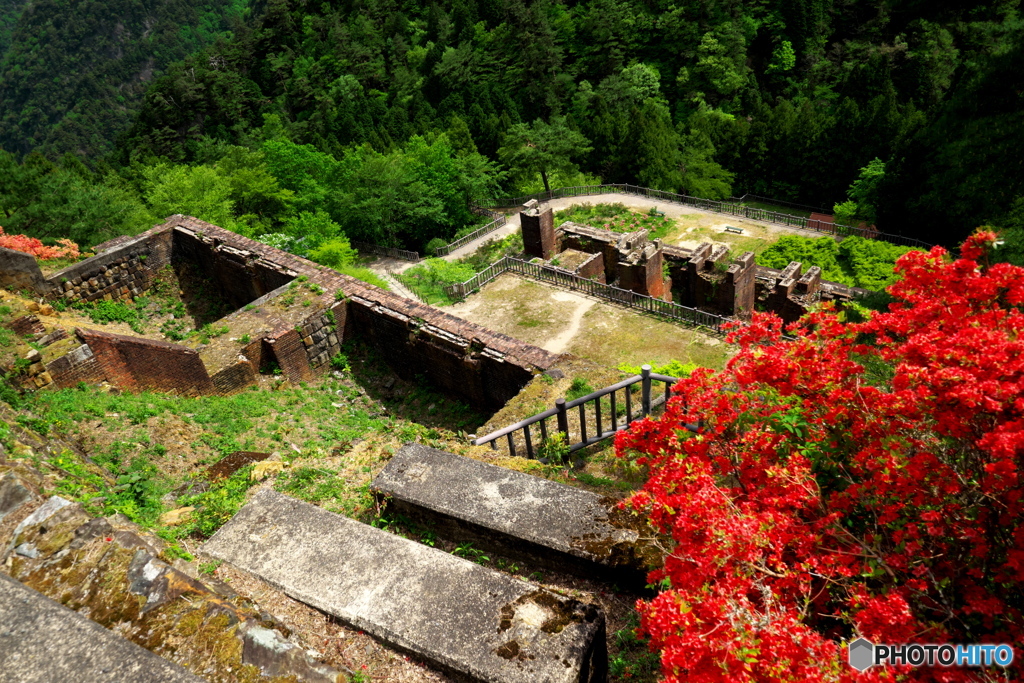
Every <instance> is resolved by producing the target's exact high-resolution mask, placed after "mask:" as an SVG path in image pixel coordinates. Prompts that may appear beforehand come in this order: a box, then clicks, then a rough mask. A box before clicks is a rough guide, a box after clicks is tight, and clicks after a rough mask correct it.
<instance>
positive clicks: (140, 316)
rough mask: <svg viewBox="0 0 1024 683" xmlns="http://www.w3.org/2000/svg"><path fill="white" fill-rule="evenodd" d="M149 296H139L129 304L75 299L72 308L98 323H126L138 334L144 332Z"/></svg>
mask: <svg viewBox="0 0 1024 683" xmlns="http://www.w3.org/2000/svg"><path fill="white" fill-rule="evenodd" d="M148 306H149V298H148V297H142V296H140V297H139V298H138V299H136V300H135V301H134V302H133V303H131V304H126V303H123V302H121V301H76V302H75V303H73V304H72V305H71V307H72V308H74V309H76V310H79V311H82V312H83V313H85V314H86V315H87V316H89V319H90V320H92V321H93V322H94V323H96V324H98V325H106V324H108V323H126V324H127V325H128V326H129V327H130V328H132V330H133V331H135V332H137V333H139V334H145V332H146V319H147V317H148V316H147V313H146V309H147V307H148Z"/></svg>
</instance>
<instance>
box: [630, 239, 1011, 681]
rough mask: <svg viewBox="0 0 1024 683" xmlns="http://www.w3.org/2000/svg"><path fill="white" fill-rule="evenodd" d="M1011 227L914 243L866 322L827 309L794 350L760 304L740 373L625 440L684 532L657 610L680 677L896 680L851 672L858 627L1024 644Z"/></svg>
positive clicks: (937, 674)
mask: <svg viewBox="0 0 1024 683" xmlns="http://www.w3.org/2000/svg"><path fill="white" fill-rule="evenodd" d="M994 239H995V237H994V235H992V234H991V233H977V234H975V235H974V236H972V237H971V238H970V239H969V240H968V241H967V242H966V243H965V245H964V247H963V249H962V251H961V253H962V257H961V258H960V259H959V260H956V261H952V262H950V261H949V260H948V259H947V255H946V253H945V252H944V251H943V250H942V249H940V248H936V249H933V250H932V251H931V252H930V253H927V254H926V253H922V252H911V253H909V254H907V255H906V256H904V257H903V258H902V259H900V261H899V263H898V264H897V271H898V272H899V273H900V274H901V279H900V280H899V281H898V282H897V283H896V284H894V285H893V286H892V287H891V288H890V290H889V291H890V293H891V294H892V295H893V296H894V297H896V299H897V301H896V303H894V304H892V305H891V306H890V311H889V312H886V313H880V314H876V315H875V316H873V317H872V318H871V319H870V320H868V321H867V322H863V323H859V324H843V323H841V322H840V320H839V318H838V317H837V315H836V314H835V313H834V312H833V311H832V310H830V309H828V308H823V309H822V310H819V311H816V312H813V313H810V314H808V315H807V316H805V317H804V318H803V319H802V320H801V321H799V322H798V323H796V324H795V325H793V326H791V327H790V329H789V330H788V332H789V334H791V335H793V336H795V337H796V339H795V341H784V340H782V339H781V333H782V323H781V321H780V320H779V319H778V318H776V317H774V316H767V315H755V317H754V319H753V321H752V324H751V325H749V326H747V327H744V328H740V329H737V330H735V331H734V332H733V333H732V337H731V338H732V340H733V341H734V342H736V343H737V344H739V345H740V352H739V353H738V354H737V355H736V356H735V358H734V359H733V360H732V361H730V363H729V365H728V368H727V369H726V370H725V371H724V372H721V373H717V374H716V373H712V372H710V371H707V370H701V371H697V372H695V373H693V375H692V376H691V377H689V378H686V379H684V380H682V381H680V383H679V384H678V385H677V386H676V387H675V396H674V397H673V398H672V399H671V400H670V401H669V404H668V406H667V408H666V411H665V414H664V415H663V416H662V417H661V418H660V419H657V420H654V419H648V420H644V421H643V422H640V423H637V424H635V425H634V426H633V427H632V428H631V429H630V430H629V431H628V432H624V433H621V434H619V435H618V436H617V438H616V450H617V452H618V454H619V456H620V457H630V458H634V459H636V461H637V462H638V463H640V464H643V465H646V466H648V467H649V469H650V478H649V480H648V481H647V483H646V484H645V486H644V487H643V490H642V491H640V492H638V493H637V494H635V495H634V496H633V498H632V499H631V501H630V504H631V505H632V506H633V507H635V508H636V509H639V510H643V511H645V512H646V514H647V515H648V516H649V518H650V520H651V522H652V523H653V524H654V525H655V526H656V527H657V528H659V529H660V530H662V531H663V532H665V533H666V534H668V535H670V536H671V537H672V539H673V541H674V543H675V547H674V550H673V552H672V553H671V554H670V555H669V557H668V559H667V560H666V562H665V566H664V568H663V569H661V570H659V571H656V572H654V573H652V575H651V577H650V579H651V581H652V582H661V581H662V580H663V579H666V580H667V584H665V585H667V586H668V588H667V589H666V590H665V591H663V592H662V593H661V594H660V595H658V596H657V597H656V598H654V599H653V600H651V601H649V602H641V603H640V604H639V605H638V608H639V609H640V612H641V618H642V619H641V628H642V630H643V631H644V632H645V633H646V634H647V635H648V636H650V638H651V642H652V646H653V647H656V648H658V649H659V650H660V651H661V662H662V674H663V676H664V677H665V679H666V680H668V681H682V680H686V681H726V680H728V681H781V680H826V679H827V680H850V681H853V680H857V681H861V680H876V679H878V680H881V679H883V678H885V677H886V676H891V674H892V673H893V671H892V670H886V669H884V668H872V669H869V670H868V671H867V672H865V673H864V674H858V673H857V672H856V671H855V670H854V669H852V668H850V667H849V666H847V665H846V664H845V659H844V657H845V650H844V648H843V645H844V643H845V642H848V641H849V640H852V639H853V638H855V637H857V636H858V635H863V636H865V637H867V638H869V639H872V640H874V641H875V642H888V643H902V642H915V641H916V642H979V641H984V642H1009V643H1020V642H1024V615H1022V607H1024V524H1022V515H1024V482H1022V478H1021V471H1022V467H1024V313H1022V312H1021V310H1020V309H1019V306H1020V304H1021V303H1022V302H1024V284H1022V283H1024V268H1018V267H1015V266H1008V265H1006V264H997V265H993V266H991V267H987V266H984V265H981V266H979V264H984V263H985V262H986V254H987V250H988V247H989V245H990V243H991V242H992V241H993V240H994ZM698 419H701V420H703V421H704V424H705V427H704V428H703V431H702V433H701V434H700V435H692V434H690V433H688V432H686V431H685V430H682V425H683V424H685V423H692V422H695V421H697V420H698ZM1022 671H1024V669H1022V666H1021V661H1016V662H1015V663H1014V668H1013V669H1012V670H1011V672H1010V674H1011V676H1012V677H1018V678H1019V677H1020V676H1021V673H1022ZM900 673H901V674H902V675H905V676H906V677H907V679H908V680H928V681H930V680H936V681H939V680H942V681H955V680H967V679H968V678H969V676H970V675H971V671H970V670H968V669H944V668H941V667H936V668H927V667H924V668H906V670H905V671H903V670H901V671H900Z"/></svg>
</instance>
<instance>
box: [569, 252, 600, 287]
mask: <svg viewBox="0 0 1024 683" xmlns="http://www.w3.org/2000/svg"><path fill="white" fill-rule="evenodd" d="M604 270H605V269H604V254H602V253H600V252H598V253H596V254H594V255H593V256H591V257H590V258H588V259H587V260H586V261H584V262H583V263H581V264H580V266H579V268H577V269H576V274H577V275H579V276H580V277H585V278H587V279H588V280H589V279H595V280H597V281H598V282H601V283H606V282H607V280H606V278H605V272H604Z"/></svg>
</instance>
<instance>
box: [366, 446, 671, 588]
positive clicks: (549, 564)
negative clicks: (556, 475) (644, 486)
mask: <svg viewBox="0 0 1024 683" xmlns="http://www.w3.org/2000/svg"><path fill="white" fill-rule="evenodd" d="M372 488H373V489H374V491H375V492H376V494H377V495H378V496H383V497H386V498H387V501H388V506H389V507H391V508H393V509H394V510H395V511H396V512H399V513H400V514H404V515H406V516H408V517H410V518H412V519H417V520H420V521H422V522H423V523H425V524H427V525H430V526H432V527H434V528H435V529H436V530H437V531H438V533H440V534H441V535H443V536H447V537H449V538H451V539H453V540H458V541H467V540H468V541H472V542H473V543H474V544H475V545H477V546H479V547H481V548H483V549H486V550H489V551H492V552H500V553H503V554H506V555H509V556H512V557H515V558H517V559H521V560H524V561H526V562H530V563H532V564H535V565H539V566H542V567H545V568H548V569H553V570H556V571H569V572H573V573H577V574H581V575H583V576H594V575H601V576H604V577H606V578H607V579H608V580H610V581H615V582H618V583H620V584H621V583H632V584H634V585H639V586H641V587H642V586H643V585H645V584H646V577H647V573H648V572H649V571H650V570H651V569H656V568H657V567H658V566H660V565H661V562H662V558H661V556H660V553H659V552H658V551H657V549H656V547H655V546H654V544H652V543H651V542H650V541H649V540H645V539H650V538H651V537H652V536H653V532H652V531H651V530H650V529H648V528H646V527H645V525H644V524H643V522H641V521H640V520H639V518H637V517H635V516H633V515H632V514H631V513H629V512H622V511H618V510H615V509H614V502H615V501H608V500H606V499H604V498H602V497H601V496H599V495H597V494H595V493H591V492H589V491H584V490H583V489H579V488H576V487H573V486H566V485H565V484H559V483H557V482H554V481H551V480H549V479H542V478H540V477H534V476H530V475H528V474H523V473H522V472H516V471H513V470H509V469H505V468H504V467H497V466H495V465H490V464H488V463H485V462H481V461H479V460H473V459H472V458H465V457H462V456H459V455H455V454H453V453H447V452H445V451H440V450H437V449H434V448H428V447H427V446H423V445H421V444H416V443H410V444H406V445H405V446H403V447H402V448H401V449H399V451H398V453H396V454H395V457H394V458H392V459H391V461H390V462H389V463H388V465H387V467H385V468H384V470H383V471H382V472H381V473H380V474H379V475H377V478H376V479H374V481H373V484H372Z"/></svg>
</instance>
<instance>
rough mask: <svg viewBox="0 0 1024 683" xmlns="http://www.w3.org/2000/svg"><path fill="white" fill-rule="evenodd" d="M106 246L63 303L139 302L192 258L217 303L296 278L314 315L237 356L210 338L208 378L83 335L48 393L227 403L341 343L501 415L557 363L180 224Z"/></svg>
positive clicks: (241, 300)
mask: <svg viewBox="0 0 1024 683" xmlns="http://www.w3.org/2000/svg"><path fill="white" fill-rule="evenodd" d="M106 246H107V247H108V248H106V249H105V250H104V251H103V252H102V253H100V254H99V255H97V256H96V257H93V258H91V259H87V260H86V261H83V262H81V263H78V264H75V266H73V267H72V268H71V269H66V270H65V271H63V276H67V275H71V276H72V277H71V278H69V279H68V283H70V287H66V286H65V284H66V283H61V292H60V294H62V295H63V296H65V297H66V298H69V299H74V298H76V297H77V298H93V299H95V298H102V297H104V296H107V295H110V297H111V298H116V296H117V295H118V293H120V295H122V296H127V294H125V292H124V291H123V290H124V288H125V287H127V289H128V293H129V294H135V292H134V291H133V290H135V289H139V286H138V284H139V280H138V276H139V273H140V272H141V273H142V278H143V279H142V280H141V282H142V283H143V284H145V283H146V282H148V280H146V279H145V278H147V277H151V274H152V273H154V272H155V271H156V270H158V269H159V268H162V267H163V266H166V265H167V264H169V263H172V261H174V260H176V259H193V260H194V262H196V263H197V264H198V265H199V266H200V267H201V268H204V269H206V272H207V273H208V274H209V275H211V276H215V277H216V280H217V282H219V283H220V284H222V285H223V286H224V287H225V288H226V289H227V290H228V293H227V296H226V297H225V298H227V299H228V300H229V301H231V302H233V303H234V304H236V305H237V306H239V307H242V306H245V304H246V303H248V302H254V303H259V304H260V305H261V306H262V305H264V304H266V305H269V304H270V303H271V302H272V301H274V300H275V299H276V298H277V297H280V296H281V295H282V294H283V293H284V292H285V291H286V290H287V286H286V285H287V283H288V282H289V281H290V280H292V279H293V278H296V277H298V276H300V275H301V276H304V277H305V278H306V281H305V282H306V285H307V286H308V285H310V284H313V283H316V284H317V285H318V286H319V287H321V288H322V289H323V290H324V294H323V295H322V296H320V297H319V298H318V299H315V300H314V301H313V303H314V304H315V305H313V306H311V307H310V308H308V309H302V310H305V311H308V314H306V315H304V316H303V317H301V318H300V319H299V320H298V322H286V321H285V320H283V319H282V318H278V317H275V316H284V317H287V313H284V312H281V311H280V310H277V311H275V312H274V313H273V314H272V315H269V316H268V317H265V320H264V323H266V324H264V325H263V327H260V328H259V329H256V328H253V329H252V330H251V333H252V334H251V339H250V341H248V343H246V344H244V345H242V346H239V345H238V339H234V340H229V339H227V338H226V337H224V338H220V339H217V340H215V341H214V342H213V344H231V345H232V346H231V347H230V348H227V347H225V349H221V350H220V351H218V352H216V353H214V351H215V350H216V347H211V348H207V349H205V350H204V351H203V354H204V357H208V358H211V359H213V360H212V361H211V362H212V363H213V366H212V367H213V369H212V370H208V369H207V367H206V365H205V364H204V361H203V358H201V357H200V355H199V354H198V353H197V352H196V351H193V350H192V349H188V348H187V347H183V346H178V345H175V344H168V343H166V342H162V341H153V340H147V339H140V338H137V337H125V336H121V335H112V334H109V333H105V332H98V331H95V330H81V331H79V334H80V336H81V337H82V338H83V341H86V342H87V343H85V344H82V345H81V346H80V347H78V348H76V349H75V350H73V351H72V352H71V353H69V354H67V355H65V356H63V357H61V358H58V359H56V360H55V361H53V362H51V363H50V364H49V365H50V370H51V374H53V379H54V382H53V383H54V384H55V385H56V386H61V387H67V386H74V385H75V384H77V383H78V382H79V381H83V382H88V383H96V382H101V381H108V382H110V383H111V384H114V385H115V386H119V387H121V388H124V389H127V390H142V389H155V390H162V391H176V392H178V393H189V394H202V393H231V392H232V391H237V390H239V389H241V388H244V387H245V386H249V385H250V384H252V383H253V382H255V381H256V374H257V373H258V372H259V371H261V370H263V369H266V368H267V367H268V366H269V364H270V363H272V362H276V363H278V365H279V366H280V368H281V371H282V374H283V376H284V377H285V378H287V379H288V380H289V381H291V382H301V381H306V380H309V379H312V377H314V376H315V374H316V373H317V372H322V371H324V370H325V369H326V368H329V361H330V358H332V357H333V356H334V354H336V353H337V352H338V350H339V349H340V345H341V344H342V343H343V342H344V341H346V340H348V339H351V338H353V337H355V336H362V337H365V338H367V339H368V340H369V341H370V343H371V344H373V345H374V346H376V347H377V348H378V349H379V350H381V352H382V354H381V355H382V357H383V358H384V360H385V361H386V362H388V363H389V364H390V365H391V366H392V367H393V368H394V369H395V370H396V372H398V373H399V374H403V375H405V376H409V377H412V376H415V375H418V374H425V375H427V376H428V377H429V378H430V379H431V380H433V381H434V382H435V383H436V384H437V385H438V386H440V387H441V388H443V389H446V390H448V391H450V392H452V393H455V394H458V395H461V396H462V397H463V398H465V399H467V400H470V401H474V402H477V403H478V404H480V405H486V406H489V407H494V408H497V407H500V406H502V405H504V404H505V402H507V401H508V400H509V399H510V398H512V397H513V396H515V395H516V394H517V393H518V392H519V391H520V389H522V387H523V386H524V385H525V384H526V383H527V382H529V380H530V379H531V378H532V377H533V375H534V374H535V373H537V372H541V371H543V370H546V369H548V368H550V367H551V366H552V365H553V364H554V363H555V362H556V361H557V360H558V358H559V356H558V355H556V354H550V353H548V352H546V351H544V350H543V349H540V348H537V347H535V346H531V345H529V344H523V343H522V342H519V341H518V340H515V339H512V338H511V337H508V336H506V335H502V334H498V333H496V332H493V331H491V330H488V329H486V328H483V327H480V326H479V325H474V324H472V323H469V322H467V321H465V320H461V319H459V318H456V317H454V316H451V315H449V314H447V313H444V312H442V311H439V310H438V309H435V308H433V307H431V306H427V305H425V304H421V303H419V302H415V301H410V300H408V299H405V298H403V297H400V296H397V295H395V294H391V293H390V292H386V291H384V290H381V289H379V288H377V287H373V286H372V285H369V284H366V283H364V282H361V281H359V280H356V279H354V278H351V277H348V276H346V275H342V274H340V273H337V272H334V271H332V270H330V269H327V268H323V267H322V266H318V265H316V264H314V263H311V262H309V261H306V260H305V259H301V258H298V257H296V256H293V255H291V254H288V253H286V252H283V251H280V250H278V249H274V248H273V247H269V246H267V245H265V244H261V243H259V242H256V241H254V240H250V239H248V238H245V237H242V236H241V235H237V234H235V233H232V232H230V231H227V230H224V229H222V228H219V227H217V226H214V225H211V224H209V223H205V222H203V221H200V220H198V219H195V218H190V217H187V216H180V215H179V216H171V217H170V218H169V219H168V220H167V221H166V222H165V223H163V224H161V225H158V226H155V227H154V228H153V229H151V230H149V231H147V232H145V233H143V234H142V235H139V236H138V237H136V238H132V239H128V240H112V241H111V243H109V244H108V245H106ZM143 255H145V256H146V258H145V259H143V258H141V257H142V256H143ZM133 259H135V260H134V261H133ZM596 262H597V261H595V262H594V263H596ZM123 265H126V266H127V268H121V267H120V266H123ZM133 266H134V267H135V269H134V271H133ZM104 268H105V269H106V270H104ZM58 275H60V274H58ZM125 278H128V279H127V280H126V279H125ZM76 280H77V282H76ZM69 292H70V294H69ZM336 292H337V293H338V294H337V297H338V298H339V300H336V295H335V293H336ZM328 311H331V312H332V314H333V318H334V320H333V322H332V321H331V320H330V319H329V317H328V316H327V312H328ZM237 314H238V312H236V314H232V315H237ZM292 320H294V318H292ZM229 322H230V321H229ZM249 322H251V323H252V322H253V321H251V320H250V321H249ZM253 324H254V325H255V324H256V323H253ZM260 324H263V323H260ZM296 328H298V330H297V329H296ZM299 330H301V334H300V331H299ZM246 334H250V330H246ZM211 373H212V375H213V376H212V377H211V376H210V375H211Z"/></svg>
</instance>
